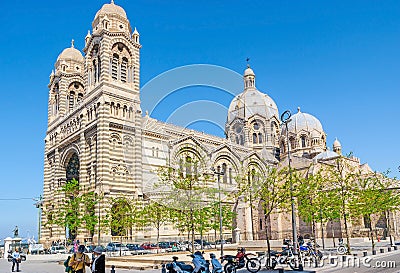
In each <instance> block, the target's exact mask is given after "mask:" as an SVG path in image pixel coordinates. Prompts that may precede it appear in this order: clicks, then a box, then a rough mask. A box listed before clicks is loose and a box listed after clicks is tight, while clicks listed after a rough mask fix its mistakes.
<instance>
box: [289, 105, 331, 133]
mask: <svg viewBox="0 0 400 273" xmlns="http://www.w3.org/2000/svg"><path fill="white" fill-rule="evenodd" d="M288 130H289V133H294V134H298V133H300V131H302V130H303V131H305V132H307V133H311V137H318V136H321V134H324V130H323V129H322V124H321V122H320V121H319V120H318V119H317V118H316V117H314V116H313V115H310V114H307V113H303V112H301V111H300V107H299V108H298V112H297V113H296V114H294V115H293V116H292V117H291V121H290V122H289V123H288ZM285 134H286V126H282V135H285Z"/></svg>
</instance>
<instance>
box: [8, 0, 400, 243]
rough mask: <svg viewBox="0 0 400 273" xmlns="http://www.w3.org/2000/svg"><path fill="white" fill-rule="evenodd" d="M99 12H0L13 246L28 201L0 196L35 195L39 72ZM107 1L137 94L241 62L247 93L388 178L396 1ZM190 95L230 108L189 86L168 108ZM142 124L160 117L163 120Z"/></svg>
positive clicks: (38, 185)
mask: <svg viewBox="0 0 400 273" xmlns="http://www.w3.org/2000/svg"><path fill="white" fill-rule="evenodd" d="M104 3H106V1H78V0H69V1H58V0H55V1H51V2H49V1H28V0H20V1H2V3H1V5H0V6H1V10H2V16H1V17H0V26H1V30H2V33H1V38H0V39H1V41H0V42H1V43H0V47H1V50H0V77H1V93H2V94H3V97H2V102H1V103H2V107H0V114H1V120H2V133H1V134H0V143H2V157H1V158H2V159H1V162H0V163H1V164H0V166H1V174H2V182H1V183H2V187H1V190H0V207H1V208H2V211H1V217H2V219H1V221H0V238H1V239H3V238H4V237H5V236H10V235H11V234H12V232H11V231H12V230H13V228H14V226H15V225H18V226H19V227H20V234H21V235H22V236H23V237H25V236H27V234H28V233H29V234H30V235H32V234H33V233H36V230H37V210H36V209H35V208H34V206H33V201H32V200H19V201H7V200H4V199H6V198H32V197H37V196H39V194H40V193H41V192H42V187H43V186H42V183H43V182H42V178H43V150H44V141H43V139H44V137H45V132H46V126H47V98H48V89H47V84H48V80H49V74H50V72H51V69H52V68H53V65H54V62H55V60H56V58H57V56H58V54H59V53H60V52H61V51H62V50H63V49H64V48H65V47H69V46H70V41H71V39H72V38H74V39H75V45H76V47H77V48H79V49H82V48H83V46H84V37H85V36H86V33H87V31H88V30H89V29H91V22H92V20H93V18H94V15H95V13H96V12H97V10H99V9H100V7H101V6H102V5H103V4H104ZM116 4H118V5H121V6H122V7H124V9H125V10H126V12H127V14H128V18H129V19H130V22H131V25H132V26H136V27H137V28H138V30H139V32H140V34H141V43H142V45H143V48H142V50H141V84H142V85H143V84H145V83H146V82H147V81H149V80H150V79H152V78H153V77H155V76H157V75H159V74H160V73H162V72H164V71H166V70H169V69H172V68H175V67H177V66H182V65H187V64H197V63H202V64H215V65H220V66H223V67H226V68H229V69H232V70H234V71H237V72H239V73H242V72H243V70H244V68H245V59H246V57H250V58H251V65H252V67H253V69H254V71H255V73H256V75H257V87H258V88H259V89H260V90H261V91H263V92H266V93H268V94H269V95H270V96H271V97H272V98H273V99H274V100H275V102H276V103H277V105H278V108H279V110H280V112H282V111H283V110H285V109H291V110H292V111H296V108H297V106H301V108H302V111H303V112H308V113H311V114H313V115H315V116H316V117H318V118H319V119H320V121H321V122H322V124H323V127H324V129H325V131H326V133H327V134H328V139H327V140H328V144H329V146H331V145H332V142H333V140H334V138H335V137H338V138H339V140H340V141H341V143H342V146H343V150H344V152H345V153H348V152H350V151H352V152H353V153H354V154H355V155H356V156H358V157H360V158H361V161H362V162H368V163H369V164H370V166H371V167H372V168H373V169H375V170H378V171H384V170H387V169H391V170H392V176H395V175H397V176H398V174H399V172H398V169H397V166H399V165H400V158H399V154H400V148H399V142H398V138H399V137H398V136H399V135H400V128H399V124H400V122H399V120H398V118H399V111H398V107H399V99H400V95H399V94H400V76H399V72H400V1H397V0H396V1H367V0H363V1H261V0H260V1H174V0H171V1H161V0H137V1H136V0H129V1H128V0H116ZM239 88H241V86H240V87H239ZM188 94H189V95H188ZM193 94H196V99H206V100H207V99H210V97H209V96H214V98H213V99H214V100H216V101H217V102H218V103H220V104H222V105H225V106H228V105H229V102H230V97H229V96H226V94H225V95H224V94H222V93H221V92H215V94H214V93H213V91H212V90H211V89H207V88H204V89H201V88H198V87H197V88H192V89H191V92H186V93H185V92H182V94H181V96H177V98H178V99H177V100H174V103H175V104H174V107H176V106H179V104H184V103H185V102H187V97H185V96H189V97H190V96H193ZM145 96H146V94H142V97H145ZM165 107H166V108H165V109H166V111H167V110H168V109H169V108H168V105H166V106H165ZM143 110H145V109H143ZM154 115H155V117H157V118H160V119H163V118H165V114H163V111H158V112H157V113H154ZM163 115H164V116H163ZM224 118H225V117H224ZM203 125H204V128H202V126H203ZM203 125H202V124H197V125H194V126H193V127H194V128H197V129H199V130H205V131H208V132H212V133H216V134H219V135H221V136H222V132H221V130H219V129H218V128H213V127H212V126H207V124H203Z"/></svg>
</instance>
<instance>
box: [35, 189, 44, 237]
mask: <svg viewBox="0 0 400 273" xmlns="http://www.w3.org/2000/svg"><path fill="white" fill-rule="evenodd" d="M33 200H34V201H36V203H35V204H34V205H35V206H36V208H37V209H38V240H37V241H38V243H39V242H40V233H41V228H40V225H41V223H42V208H43V198H42V195H40V196H39V199H33Z"/></svg>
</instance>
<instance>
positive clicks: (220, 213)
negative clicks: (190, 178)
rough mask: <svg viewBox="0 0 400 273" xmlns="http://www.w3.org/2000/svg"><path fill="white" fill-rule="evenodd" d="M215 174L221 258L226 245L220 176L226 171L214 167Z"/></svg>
mask: <svg viewBox="0 0 400 273" xmlns="http://www.w3.org/2000/svg"><path fill="white" fill-rule="evenodd" d="M211 170H212V171H213V172H214V174H216V175H217V177H218V178H217V181H218V204H219V240H220V243H221V257H222V256H224V244H223V242H222V206H221V183H220V176H221V175H224V171H221V167H220V166H218V167H217V170H215V169H214V167H212V168H211Z"/></svg>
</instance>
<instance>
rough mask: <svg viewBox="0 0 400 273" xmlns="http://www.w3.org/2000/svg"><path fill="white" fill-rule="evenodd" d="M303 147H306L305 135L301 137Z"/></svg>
mask: <svg viewBox="0 0 400 273" xmlns="http://www.w3.org/2000/svg"><path fill="white" fill-rule="evenodd" d="M301 147H302V148H304V147H306V137H305V136H302V137H301Z"/></svg>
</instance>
